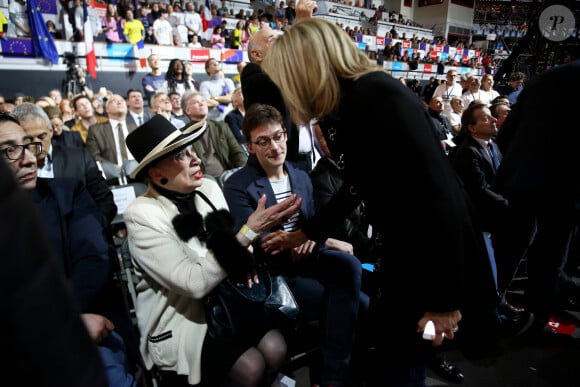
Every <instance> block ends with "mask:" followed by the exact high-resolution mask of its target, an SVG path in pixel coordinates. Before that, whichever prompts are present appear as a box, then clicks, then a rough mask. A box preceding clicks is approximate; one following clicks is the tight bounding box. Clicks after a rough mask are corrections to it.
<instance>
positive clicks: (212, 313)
mask: <svg viewBox="0 0 580 387" xmlns="http://www.w3.org/2000/svg"><path fill="white" fill-rule="evenodd" d="M197 195H198V196H199V197H201V198H202V199H203V200H204V201H205V202H206V203H208V204H209V205H210V206H211V207H212V209H213V210H214V213H215V212H216V211H217V209H216V208H215V206H214V205H213V203H212V202H211V201H210V200H209V198H207V197H206V196H205V195H204V194H203V193H201V192H197ZM206 221H207V218H206ZM236 243H237V242H236ZM208 246H209V244H208ZM214 253H215V252H214ZM244 253H247V252H246V251H244ZM216 258H218V256H217V254H216ZM220 264H222V263H221V262H220ZM257 274H258V278H259V283H254V284H252V287H251V288H248V287H247V285H246V284H245V283H237V282H236V281H233V280H232V279H231V277H228V278H226V279H224V280H223V281H222V282H220V283H219V284H218V286H216V288H215V289H213V290H212V291H211V292H210V294H209V295H208V296H207V297H206V298H205V312H206V323H207V326H208V333H209V335H210V336H211V337H216V338H217V337H224V338H228V337H230V338H232V337H236V336H240V335H244V334H250V333H255V332H262V333H265V332H266V331H268V330H269V329H272V328H278V327H280V328H281V327H282V325H285V326H287V324H292V323H293V322H294V321H295V320H296V319H297V317H298V314H299V312H300V308H299V307H298V303H297V302H296V299H295V298H294V295H293V294H292V290H290V287H289V286H288V283H287V282H286V280H285V279H284V277H282V276H281V275H271V274H270V272H269V271H268V269H267V267H266V265H260V266H258V268H257Z"/></svg>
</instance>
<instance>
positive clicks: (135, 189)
mask: <svg viewBox="0 0 580 387" xmlns="http://www.w3.org/2000/svg"><path fill="white" fill-rule="evenodd" d="M111 191H112V192H113V197H114V199H115V204H116V205H117V215H116V216H115V219H113V222H112V223H113V224H117V223H122V222H123V213H124V212H125V210H126V209H127V206H128V205H129V204H131V202H132V201H133V200H135V198H136V197H138V196H141V195H143V194H144V193H145V192H146V191H147V184H145V183H139V182H133V183H129V184H124V185H114V186H111Z"/></svg>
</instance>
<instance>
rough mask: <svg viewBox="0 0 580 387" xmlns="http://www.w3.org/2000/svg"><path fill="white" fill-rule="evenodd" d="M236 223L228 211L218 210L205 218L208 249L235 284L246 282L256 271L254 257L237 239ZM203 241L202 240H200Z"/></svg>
mask: <svg viewBox="0 0 580 387" xmlns="http://www.w3.org/2000/svg"><path fill="white" fill-rule="evenodd" d="M234 226H235V222H234V219H233V217H232V215H231V214H230V213H229V211H227V210H223V209H222V210H217V211H214V212H211V213H209V214H207V216H206V217H205V230H206V235H205V237H204V239H205V241H206V244H207V248H208V249H210V250H211V251H213V253H214V256H215V257H216V259H217V261H218V262H219V264H220V265H221V267H223V269H224V270H225V272H226V273H228V276H229V277H230V278H231V279H232V281H234V282H245V281H246V279H247V276H248V274H250V273H252V272H253V270H254V269H255V266H256V264H255V261H254V256H253V255H252V254H251V253H250V252H249V251H248V249H247V248H245V247H244V246H242V245H241V244H240V242H238V240H237V239H236V232H235V230H234ZM200 239H201V238H200Z"/></svg>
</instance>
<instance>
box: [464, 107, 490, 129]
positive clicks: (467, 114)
mask: <svg viewBox="0 0 580 387" xmlns="http://www.w3.org/2000/svg"><path fill="white" fill-rule="evenodd" d="M486 107H488V106H487V104H485V103H479V102H475V103H470V104H469V106H468V107H467V109H465V110H464V111H463V114H461V129H462V130H463V129H465V130H467V126H468V125H473V124H475V123H476V119H475V112H476V111H478V110H481V109H483V108H486Z"/></svg>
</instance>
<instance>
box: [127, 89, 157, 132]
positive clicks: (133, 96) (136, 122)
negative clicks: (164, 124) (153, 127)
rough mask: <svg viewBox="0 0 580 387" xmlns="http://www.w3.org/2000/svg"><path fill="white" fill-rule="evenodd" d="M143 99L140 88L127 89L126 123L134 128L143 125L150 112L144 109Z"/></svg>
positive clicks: (147, 119)
mask: <svg viewBox="0 0 580 387" xmlns="http://www.w3.org/2000/svg"><path fill="white" fill-rule="evenodd" d="M144 106H145V101H143V93H142V92H141V91H140V90H135V89H130V90H129V91H127V107H128V109H129V111H128V113H127V125H131V126H134V127H135V128H136V127H138V126H141V125H143V123H144V122H146V121H149V119H150V118H151V113H150V112H149V109H145V107H144Z"/></svg>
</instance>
